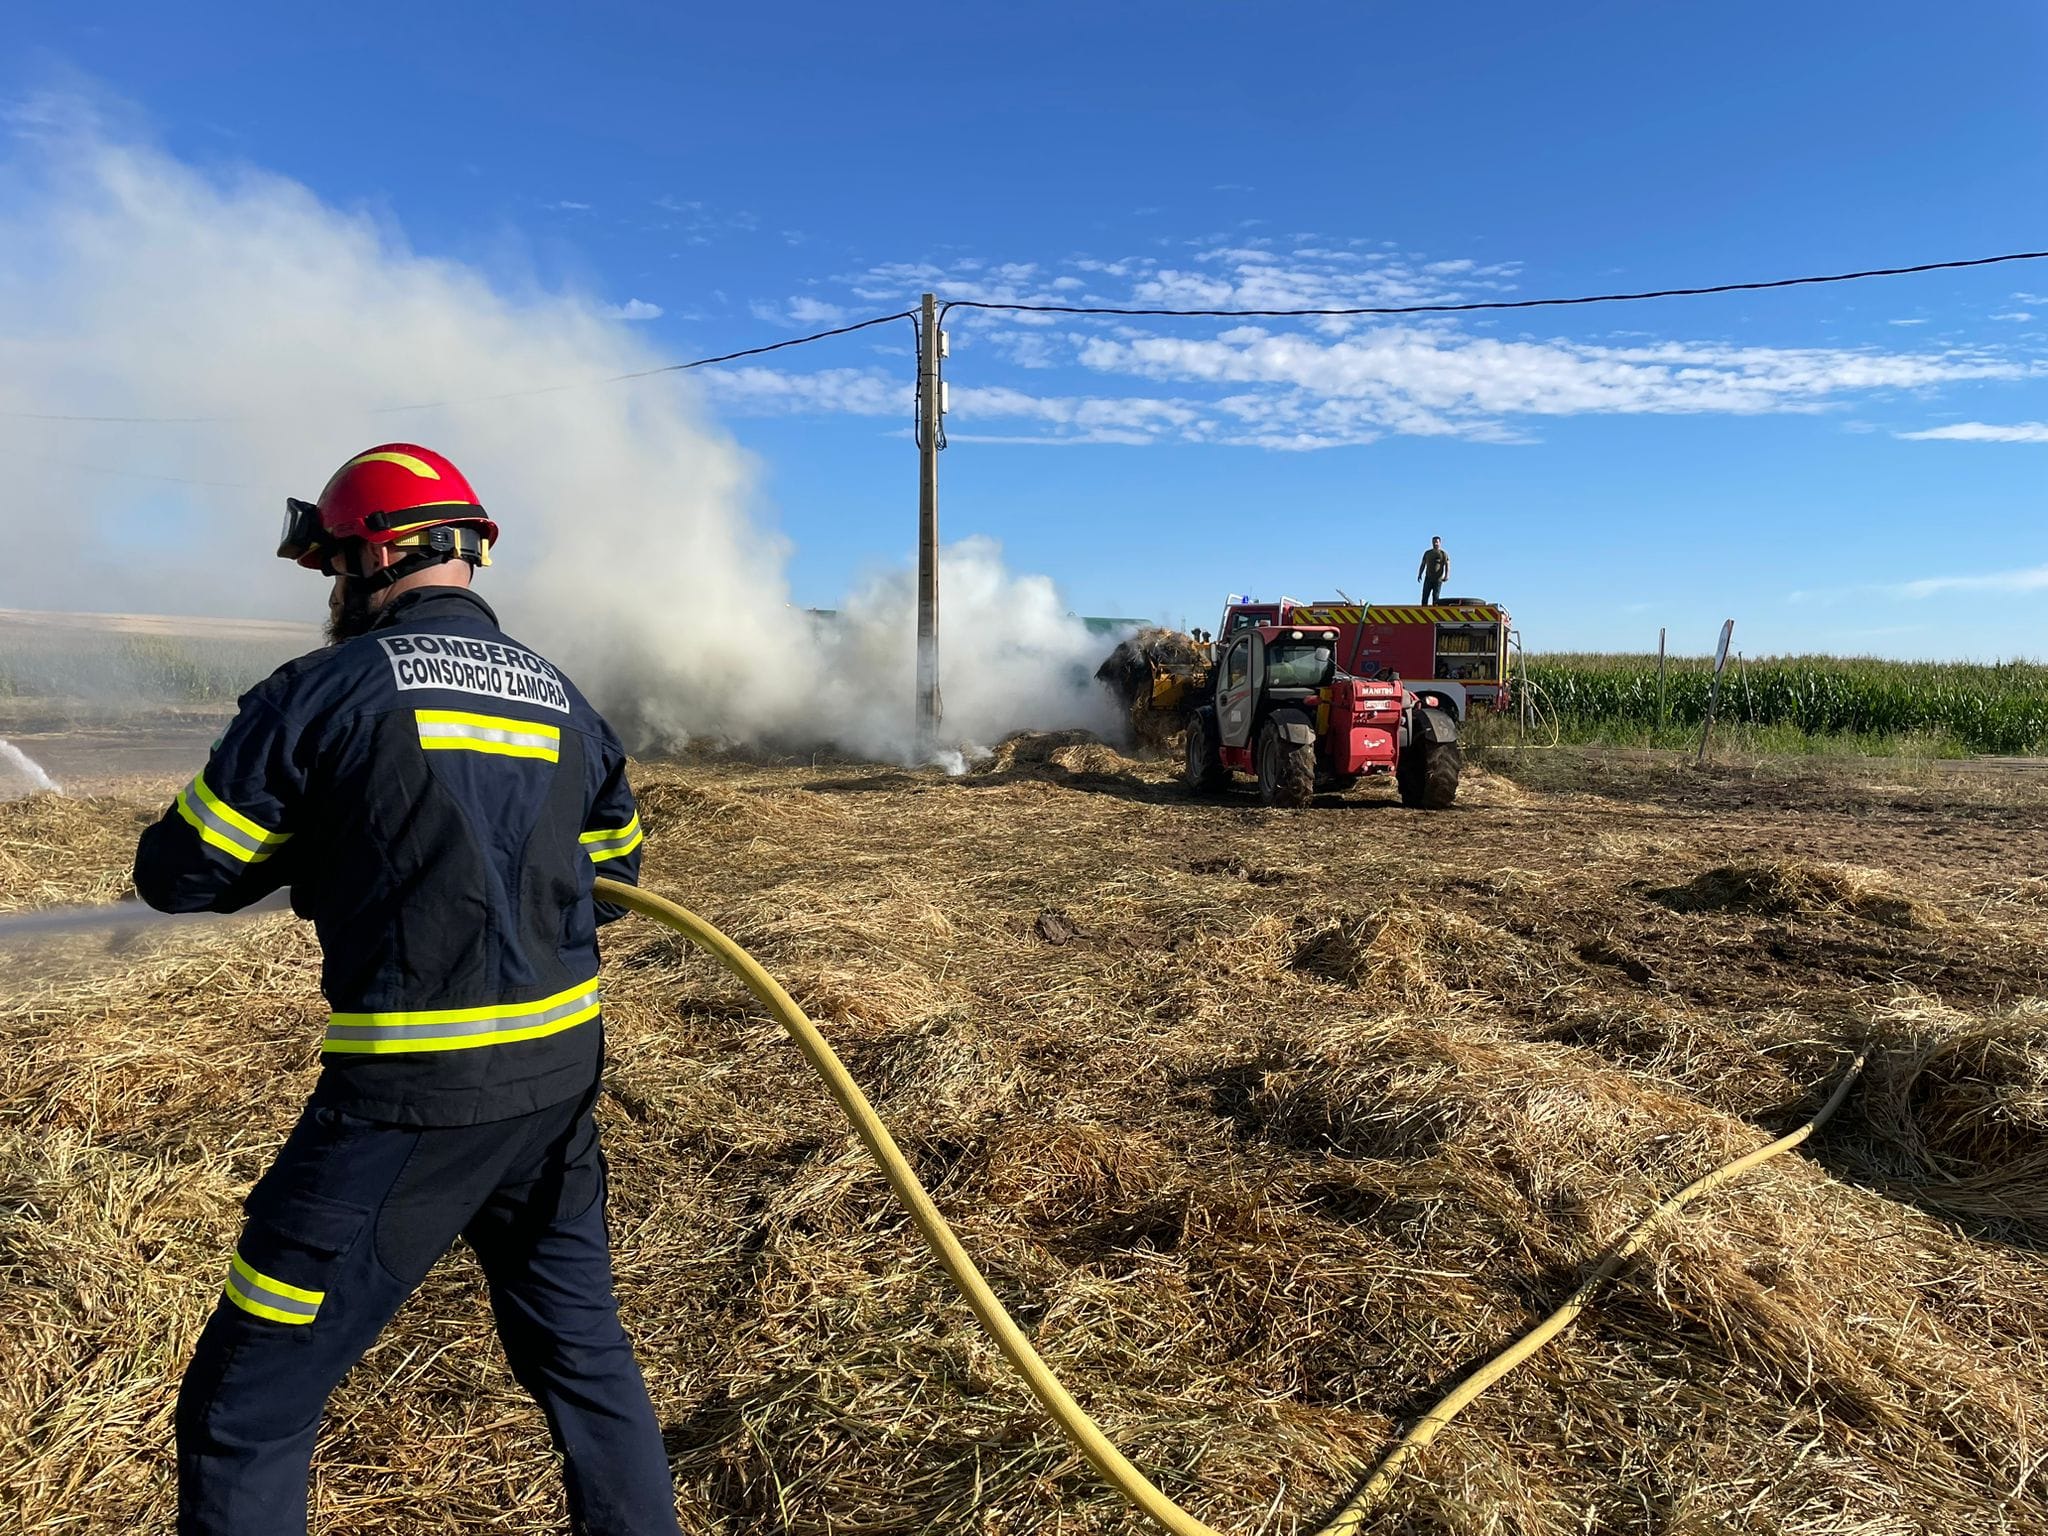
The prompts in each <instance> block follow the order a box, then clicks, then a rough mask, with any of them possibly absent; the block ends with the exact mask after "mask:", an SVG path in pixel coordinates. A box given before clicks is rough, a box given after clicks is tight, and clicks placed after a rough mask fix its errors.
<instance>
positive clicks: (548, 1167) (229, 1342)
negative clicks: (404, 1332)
mask: <svg viewBox="0 0 2048 1536" xmlns="http://www.w3.org/2000/svg"><path fill="white" fill-rule="evenodd" d="M595 1098H596V1090H595V1088H593V1089H592V1090H591V1092H590V1093H589V1094H588V1095H586V1096H585V1097H583V1098H582V1099H572V1100H569V1101H567V1102H566V1103H563V1104H559V1105H556V1106H553V1107H551V1108H548V1109H543V1110H539V1111H536V1112H534V1113H532V1114H529V1115H522V1116H520V1117H518V1118H516V1119H512V1120H501V1121H497V1122H494V1123H489V1124H484V1125H471V1126H456V1127H448V1128H427V1129H421V1128H418V1127H405V1126H393V1125H384V1124H380V1123H377V1122H373V1121H369V1120H362V1119H358V1118H356V1117H354V1116H352V1115H348V1114H345V1113H342V1112H340V1111H338V1110H335V1109H332V1108H329V1107H326V1106H322V1105H319V1104H312V1105H309V1106H308V1107H307V1109H306V1111H305V1113H304V1114H303V1115H302V1116H301V1117H300V1119H299V1123H298V1125H297V1127H296V1128H295V1129H294V1130H293V1131H292V1134H291V1136H290V1138H289V1139H288V1140H287V1141H286V1143H285V1145H284V1149H283V1150H282V1151H281V1152H280V1153H279V1154H278V1158H277V1161H276V1163H275V1164H273V1165H272V1167H271V1169H270V1171H269V1172H268V1173H266V1174H265V1175H264V1176H263V1177H262V1179H261V1180H259V1181H258V1182H257V1185H256V1187H255V1189H253V1190H252V1191H251V1192H250V1195H249V1199H248V1202H247V1207H246V1209H247V1217H248V1219H247V1222H246V1223H245V1225H244V1226H243V1229H242V1235H241V1241H240V1242H239V1243H238V1244H237V1246H236V1250H235V1253H234V1255H233V1258H232V1260H231V1262H230V1265H229V1270H228V1275H227V1283H226V1287H225V1289H224V1291H223V1293H222V1296H221V1299H220V1302H219V1304H218V1305H217V1306H216V1308H215V1309H214V1314H213V1316H212V1318H211V1319H210V1320H209V1321H208V1322H207V1325H206V1327H205V1330H204V1331H203V1332H202V1333H201V1334H200V1338H199V1344H198V1347H197V1349H196V1350H195V1351H194V1353H193V1357H192V1363H191V1365H190V1366H189V1367H188V1368H187V1370H186V1372H185V1379H184V1384H183V1386H182V1388H181V1389H180V1391H179V1394H178V1410H177V1438H178V1530H179V1532H180V1533H181V1536H303V1533H304V1531H305V1529H306V1484H307V1478H308V1476H309V1473H310V1468H311V1463H312V1455H313V1441H314V1437H315V1435H316V1434H317V1433H318V1430H319V1425H320V1415H321V1410H322V1409H323V1408H324V1407H325V1405H326V1402H327V1398H328V1395H329V1393H331V1392H332V1391H333V1390H334V1387H335V1385H336V1384H337V1383H338V1382H339V1381H340V1380H341V1378H342V1376H343V1375H344V1374H345V1373H346V1372H347V1371H348V1369H349V1367H350V1366H352V1365H354V1364H355V1363H356V1361H357V1360H358V1359H360V1358H361V1356H362V1354H363V1352H364V1351H365V1350H367V1349H368V1348H369V1347H370V1345H371V1344H372V1343H374V1342H375V1340H376V1338H377V1335H378V1334H379V1333H380V1332H382V1331H383V1328H384V1325H385V1324H386V1323H388V1322H389V1321H390V1320H391V1317H392V1314H393V1313H395V1312H396V1311H397V1310H398V1308H399V1306H400V1304H401V1303H403V1302H404V1301H405V1299H406V1297H408V1296H409V1295H411V1294H412V1292H413V1290H414V1288H415V1287H417V1286H418V1285H419V1283H420V1281H421V1280H423V1279H424V1278H425V1277H426V1273H427V1271H428V1270H429V1269H430V1268H432V1267H433V1264H434V1262H435V1260H437V1259H438V1258H440V1257H441V1255H442V1254H443V1253H444V1252H446V1251H447V1249H448V1248H449V1247H450V1246H451V1245H452V1244H453V1243H454V1241H455V1239H456V1238H457V1237H458V1236H460V1237H463V1238H465V1239H467V1241H468V1243H469V1246H470V1247H471V1248H472V1249H473V1250H474V1251H475V1253H476V1256H477V1258H478V1260H479V1261H480V1262H481V1264H482V1266H483V1272H484V1278H485V1280H486V1282H487V1283H488V1285H489V1288H490V1298H491V1309H492V1312H493V1313H494V1314H495V1316H496V1320H497V1325H498V1337H499V1338H500V1339H501V1340H502V1341H503V1343H504V1346H505V1353H506V1356H507V1357H508V1359H509V1361H510V1363H511V1367H512V1373H513V1375H514V1376H515V1377H517V1378H518V1380H519V1382H520V1384H521V1385H522V1386H523V1387H525V1388H526V1390H527V1391H528V1392H529V1393H531V1394H532V1396H533V1397H534V1399H535V1400H536V1401H537V1402H538V1403H539V1405H540V1407H541V1411H542V1412H543V1413H544V1414H545V1416H546V1418H547V1425H548V1432H549V1435H550V1437H551V1438H552V1439H553V1441H554V1445H555V1449H556V1451H557V1452H559V1453H560V1455H561V1458H562V1469H563V1476H564V1480H565V1481H566V1483H567V1485H568V1502H569V1519H570V1526H571V1529H572V1530H574V1531H576V1532H578V1533H588V1536H672V1533H675V1532H677V1531H678V1530H679V1527H678V1525H677V1522H676V1510H675V1492H674V1487H673V1484H672V1483H671V1481H670V1479H669V1470H668V1459H667V1456H666V1453H665V1451H664V1449H663V1446H662V1440H661V1430H660V1427H659V1425H658V1424H657V1423H656V1421H655V1417H654V1410H653V1407H652V1405H651V1404H650V1403H649V1401H648V1397H647V1388H646V1385H645V1384H644V1383H643V1381H642V1380H641V1376H640V1368H639V1366H638V1364H637V1363H636V1362H635V1361H634V1359H633V1347H632V1345H631V1343H630V1342H629V1341H628V1340H627V1338H626V1334H625V1331H624V1329H622V1328H621V1327H620V1326H619V1317H618V1307H617V1303H616V1301H615V1300H614V1298H613V1294H612V1272H611V1245H610V1240H609V1237H608V1235H607V1231H606V1227H605V1209H604V1208H605V1187H604V1185H605V1180H604V1160H603V1156H602V1154H601V1153H600V1152H599V1150H598V1143H597V1126H596V1123H595V1122H594V1121H593V1120H592V1118H591V1113H590V1110H591V1105H592V1103H593V1101H594V1100H595Z"/></svg>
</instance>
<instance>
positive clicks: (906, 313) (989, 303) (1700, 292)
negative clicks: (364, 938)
mask: <svg viewBox="0 0 2048 1536" xmlns="http://www.w3.org/2000/svg"><path fill="white" fill-rule="evenodd" d="M2044 259H2048V251H2012V252H2008V253H2006V254H2004V255H2001V256H1973V257H1970V258H1968V259H1966V260H1962V261H1928V262H1920V263H1917V264H1915V265H1912V266H1904V267H1869V268H1865V269H1863V270H1861V271H1857V272H1831V273H1826V274H1822V275H1819V276H1812V277H1778V278H1771V279H1768V280H1766V281H1762V282H1750V283H1712V284H1708V285H1706V286H1704V287H1698V288H1653V289H1648V290H1645V291H1643V292H1640V293H1595V294H1584V295H1581V296H1578V297H1575V298H1556V299H1483V300H1476V301H1473V302H1471V303H1463V304H1371V305H1347V306H1342V307H1330V308H1314V309H1173V308H1167V307H1157V308H1152V307H1147V308H1138V307H1134V306H1119V305H1102V304H1027V303H1022V302H1001V301H998V300H994V299H949V300H947V301H946V302H945V304H943V305H942V306H941V307H940V311H939V313H940V317H941V319H943V318H944V316H945V315H946V314H948V313H950V312H951V311H953V310H956V309H979V310H987V311H1001V312H1005V313H1013V314H1041V315H1110V316H1124V317H1136V318H1143V317H1147V316H1151V317H1162V318H1164V317H1185V318H1192V319H1205V318H1206V319H1219V320H1221V319H1271V320H1306V319H1317V318H1325V317H1343V316H1381V317H1385V316H1394V315H1462V314H1474V313H1478V312H1481V311H1492V310H1512V309H1559V308H1566V307H1570V306H1575V305H1585V304H1624V303H1632V302H1635V301H1637V300H1641V299H1689V298H1699V297H1702V296H1704V295H1707V294H1716V293H1757V292H1762V291H1764V290H1766V289H1773V288H1804V287H1811V286H1814V285H1817V284H1823V283H1853V282H1860V281H1862V280H1863V279H1865V278H1873V277H1907V276H1911V275H1913V274H1916V273H1921V272H1956V271H1961V270H1963V269H1965V268H1969V267H1992V266H2000V265H2003V264H2005V263H2008V262H2016V261H2041V260H2044ZM898 320H908V321H909V322H910V323H911V327H912V329H913V331H914V330H915V329H916V327H917V324H918V316H917V311H915V310H909V309H904V310H897V311H896V312H894V313H893V314H887V315H874V316H871V317H869V318H868V319H865V320H855V321H852V322H850V323H848V324H846V325H836V326H832V327H830V328H828V329H826V330H822V331H813V332H812V333H811V334H810V335H808V336H790V337H786V338H785V339H783V340H781V341H771V342H768V343H766V344H764V345H762V346H758V347H743V348H741V349H740V350H739V351H737V352H720V353H717V354H715V355H713V356H710V357H697V358H692V359H690V360H689V361H688V362H682V363H664V364H662V365H661V366H660V367H657V368H641V369H636V370H635V371H633V372H631V373H615V374H611V375H609V376H607V377H605V378H601V379H588V380H579V381H574V382H568V383H561V384H543V385H538V386H536V387H534V388H531V389H515V390H505V391H503V392H500V393H498V394H492V395H472V396H465V397H462V398H458V399H449V400H422V401H416V402H414V403H412V404H409V405H386V406H377V407H374V408H372V409H370V410H367V411H364V412H362V413H361V414H363V415H366V416H391V415H400V414H404V413H407V412H411V411H433V410H444V409H447V408H448V407H451V406H458V405H487V404H492V403H495V402H497V401H500V400H518V399H525V398H528V397H530V396H534V395H546V394H556V393H559V392H561V391H563V390H570V389H589V388H595V387H597V386H600V385H604V384H623V383H627V382H629V381H631V380H634V379H648V378H654V377H656V376H657V375H659V374H664V373H685V372H688V371H689V370H691V369H693V368H708V367H711V366H712V365H713V364H716V363H731V362H737V361H738V360H739V359H741V358H745V357H761V356H764V355H766V354H767V353H770V352H780V351H783V350H785V349H786V348H789V347H802V346H808V345H810V344H811V343H812V342H816V341H827V340H830V339H831V338H832V337H835V336H850V335H852V334H853V333H854V332H856V331H865V330H868V329H870V328H872V327H874V326H878V325H889V324H892V323H893V322H895V321H898ZM261 419H262V418H260V417H255V416H249V415H233V416H88V415H70V414H63V413H57V412H45V411H0V420H8V421H53V422H55V421H68V422H88V423H99V424H109V425H159V426H202V425H214V424H220V423H229V422H241V421H254V420H261Z"/></svg>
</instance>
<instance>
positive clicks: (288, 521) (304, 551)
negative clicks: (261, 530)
mask: <svg viewBox="0 0 2048 1536" xmlns="http://www.w3.org/2000/svg"><path fill="white" fill-rule="evenodd" d="M324 536H325V534H324V530H323V529H322V528H321V526H320V509H319V508H318V507H316V506H314V505H313V503H312V502H310V501H300V500H299V499H298V498H297V497H296V496H287V497H285V499H284V528H283V529H282V531H280V532H279V534H278V536H277V557H278V559H280V560H304V559H305V558H306V556H308V555H310V554H312V553H313V552H314V551H315V550H317V549H319V547H320V545H321V542H322V539H323V538H324Z"/></svg>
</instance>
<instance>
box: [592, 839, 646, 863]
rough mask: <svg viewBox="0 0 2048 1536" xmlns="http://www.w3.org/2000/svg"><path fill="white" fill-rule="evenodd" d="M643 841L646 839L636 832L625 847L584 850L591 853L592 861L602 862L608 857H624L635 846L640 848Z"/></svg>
mask: <svg viewBox="0 0 2048 1536" xmlns="http://www.w3.org/2000/svg"><path fill="white" fill-rule="evenodd" d="M643 841H645V839H644V838H643V837H642V836H641V835H640V834H639V833H638V832H635V833H634V834H633V840H632V841H631V842H630V843H627V844H626V845H625V846H624V847H621V848H606V849H603V850H602V851H600V850H599V849H596V848H586V849H584V850H583V851H584V852H585V853H587V854H589V855H590V862H591V863H593V864H602V863H603V862H604V861H605V860H606V859H622V858H624V857H625V856H626V855H627V854H629V853H631V852H632V851H633V850H634V849H635V848H638V847H639V846H640V844H641V843H642V842H643Z"/></svg>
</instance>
